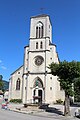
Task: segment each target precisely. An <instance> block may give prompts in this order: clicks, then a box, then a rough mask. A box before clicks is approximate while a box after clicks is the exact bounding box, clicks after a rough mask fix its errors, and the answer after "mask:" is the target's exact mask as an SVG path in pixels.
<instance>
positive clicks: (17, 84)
mask: <svg viewBox="0 0 80 120" xmlns="http://www.w3.org/2000/svg"><path fill="white" fill-rule="evenodd" d="M16 90H20V79H19V78H18V80H17V81H16Z"/></svg>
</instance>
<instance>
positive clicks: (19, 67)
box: [11, 65, 23, 75]
mask: <svg viewBox="0 0 80 120" xmlns="http://www.w3.org/2000/svg"><path fill="white" fill-rule="evenodd" d="M21 67H23V65H22V66H20V67H19V68H18V69H16V70H15V71H14V72H13V73H11V75H13V74H14V73H15V72H17V71H18V70H19V69H20V68H21Z"/></svg>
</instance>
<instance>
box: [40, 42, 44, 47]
mask: <svg viewBox="0 0 80 120" xmlns="http://www.w3.org/2000/svg"><path fill="white" fill-rule="evenodd" d="M40 48H41V49H42V48H43V43H42V41H41V43H40Z"/></svg>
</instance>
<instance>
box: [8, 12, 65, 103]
mask: <svg viewBox="0 0 80 120" xmlns="http://www.w3.org/2000/svg"><path fill="white" fill-rule="evenodd" d="M52 62H54V63H57V64H59V57H58V53H57V52H56V45H55V44H53V43H52V24H51V19H50V16H49V15H46V14H42V15H37V16H33V17H31V19H30V38H29V46H25V47H24V62H23V65H22V66H21V67H19V68H18V69H17V70H15V71H14V72H13V73H12V74H11V76H10V81H9V100H11V99H21V100H22V102H23V104H27V103H49V104H52V103H55V102H56V100H58V99H61V100H64V91H63V90H62V89H61V87H60V83H59V81H58V77H57V76H53V75H52V74H51V72H50V69H49V68H48V66H49V64H51V63H52Z"/></svg>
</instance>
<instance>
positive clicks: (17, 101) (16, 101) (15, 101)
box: [10, 99, 22, 103]
mask: <svg viewBox="0 0 80 120" xmlns="http://www.w3.org/2000/svg"><path fill="white" fill-rule="evenodd" d="M10 102H12V103H22V100H21V99H11V100H10Z"/></svg>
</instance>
